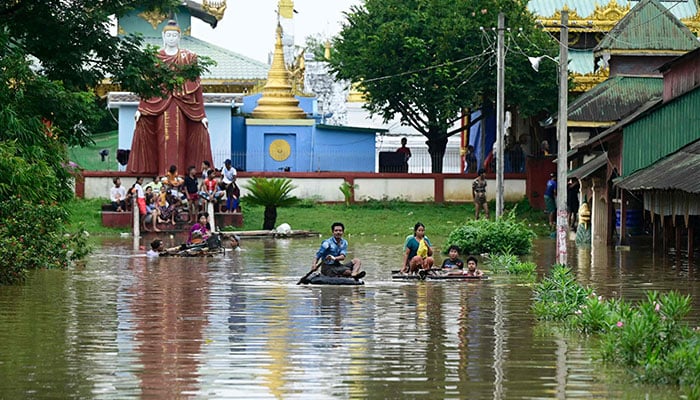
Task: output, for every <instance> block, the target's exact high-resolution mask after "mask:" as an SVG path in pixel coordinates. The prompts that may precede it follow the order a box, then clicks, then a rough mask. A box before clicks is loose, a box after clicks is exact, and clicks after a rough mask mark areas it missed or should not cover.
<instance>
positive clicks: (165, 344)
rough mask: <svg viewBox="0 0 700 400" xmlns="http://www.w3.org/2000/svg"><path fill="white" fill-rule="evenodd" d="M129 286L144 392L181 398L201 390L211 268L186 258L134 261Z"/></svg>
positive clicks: (131, 266) (153, 396)
mask: <svg viewBox="0 0 700 400" xmlns="http://www.w3.org/2000/svg"><path fill="white" fill-rule="evenodd" d="M131 260H132V263H131V265H130V269H131V271H132V273H133V275H134V277H135V278H136V280H135V282H134V284H133V286H131V287H129V288H127V293H129V294H130V295H131V296H130V302H129V305H128V306H129V309H130V313H131V316H130V317H131V318H133V327H132V329H133V339H134V341H135V342H136V345H135V351H136V352H137V353H138V354H139V355H140V358H139V361H140V363H141V365H142V370H141V371H139V373H138V378H139V380H140V386H141V394H142V395H143V396H144V397H147V398H176V397H178V396H180V395H182V394H183V393H190V392H193V391H195V390H197V389H198V388H197V381H198V378H199V374H198V367H199V363H198V354H199V353H200V349H201V346H202V342H203V336H202V333H203V330H204V327H205V325H206V324H207V317H206V312H207V302H208V296H209V289H208V287H209V284H208V277H207V274H206V273H205V272H206V264H203V263H193V262H191V260H189V259H185V258H172V259H156V260H148V259H144V258H142V257H138V258H136V257H135V258H132V259H131Z"/></svg>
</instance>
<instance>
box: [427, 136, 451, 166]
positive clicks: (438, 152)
mask: <svg viewBox="0 0 700 400" xmlns="http://www.w3.org/2000/svg"><path fill="white" fill-rule="evenodd" d="M431 133H432V132H431ZM430 136H431V137H438V136H439V137H438V138H437V139H428V142H427V143H428V154H430V167H431V169H432V171H431V172H432V173H434V174H441V173H442V161H443V158H444V157H445V149H446V148H447V138H446V137H444V136H443V135H438V134H431V135H430Z"/></svg>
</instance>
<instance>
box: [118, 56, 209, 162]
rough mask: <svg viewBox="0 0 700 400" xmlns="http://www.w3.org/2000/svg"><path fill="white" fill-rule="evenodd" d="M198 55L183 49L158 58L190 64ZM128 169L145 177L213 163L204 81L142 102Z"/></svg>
mask: <svg viewBox="0 0 700 400" xmlns="http://www.w3.org/2000/svg"><path fill="white" fill-rule="evenodd" d="M196 57H197V55H196V54H194V53H192V52H191V51H188V50H184V49H180V50H178V52H177V53H176V54H174V55H167V54H165V52H164V51H163V50H161V51H160V52H159V53H158V58H160V59H161V60H163V61H164V62H166V63H168V64H172V63H176V64H190V63H193V62H195V61H196ZM138 110H139V112H140V113H141V116H140V118H139V119H138V121H137V122H136V129H135V130H134V138H133V141H132V142H131V153H130V154H129V162H128V164H127V167H126V170H127V172H131V173H138V174H143V175H164V174H165V172H166V171H167V170H168V168H170V166H171V165H175V166H177V169H178V171H187V168H188V167H189V166H195V167H197V168H199V166H200V165H202V161H205V160H206V161H209V162H213V160H212V155H211V141H210V139H209V131H208V130H207V128H206V127H205V126H204V124H203V123H202V119H204V118H206V113H205V111H204V98H203V94H202V85H201V83H200V79H199V78H197V79H196V80H195V81H187V82H185V83H184V84H183V85H182V87H180V88H179V89H177V90H175V91H173V92H170V93H167V95H166V96H165V97H153V98H150V99H146V100H141V101H140V102H139V107H138Z"/></svg>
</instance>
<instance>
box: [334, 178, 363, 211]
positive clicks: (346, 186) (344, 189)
mask: <svg viewBox="0 0 700 400" xmlns="http://www.w3.org/2000/svg"><path fill="white" fill-rule="evenodd" d="M358 187H359V186H358V185H357V184H354V185H351V184H350V183H349V182H348V181H343V183H342V184H341V185H340V187H339V188H338V189H340V192H341V193H342V194H343V198H344V199H345V205H346V206H349V205H350V200H352V197H353V196H354V194H355V189H357V188H358Z"/></svg>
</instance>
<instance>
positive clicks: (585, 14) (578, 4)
mask: <svg viewBox="0 0 700 400" xmlns="http://www.w3.org/2000/svg"><path fill="white" fill-rule="evenodd" d="M613 1H615V0H611V1H605V0H603V1H595V0H530V1H528V3H527V9H528V10H530V11H531V12H532V13H534V14H535V15H538V16H541V17H551V16H553V15H554V14H555V13H556V12H557V11H560V10H562V9H563V8H564V6H566V7H568V8H569V10H576V14H578V16H579V17H582V18H585V19H594V16H593V12H594V11H595V9H596V7H600V8H606V7H608V5H609V4H610V3H612V2H613ZM615 3H616V4H617V5H618V6H619V7H626V6H630V8H632V7H634V6H636V5H637V3H639V1H627V0H617V1H615ZM661 4H662V5H663V6H664V7H665V8H666V9H668V11H670V12H671V14H673V15H674V16H675V17H676V18H678V19H681V18H691V17H694V16H695V14H697V13H698V6H697V4H696V2H695V1H694V0H690V1H662V2H661Z"/></svg>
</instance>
